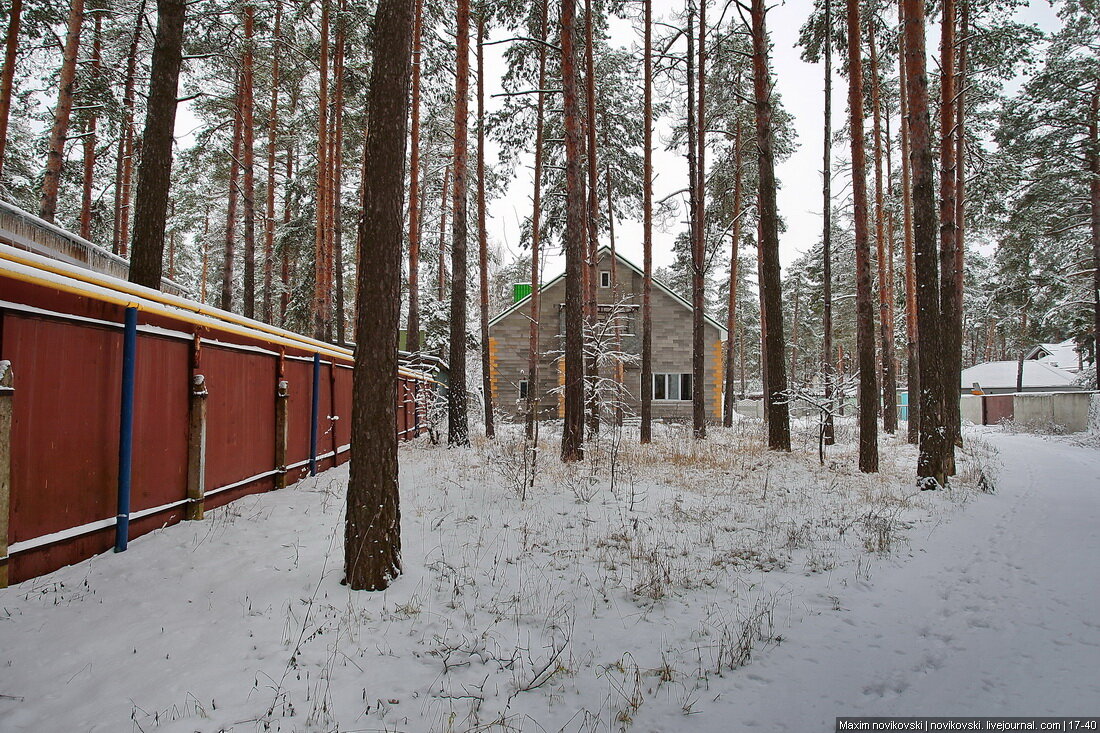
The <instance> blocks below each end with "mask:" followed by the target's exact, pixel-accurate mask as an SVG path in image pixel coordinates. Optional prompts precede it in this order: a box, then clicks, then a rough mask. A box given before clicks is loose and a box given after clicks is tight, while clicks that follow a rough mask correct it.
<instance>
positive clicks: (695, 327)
mask: <svg viewBox="0 0 1100 733" xmlns="http://www.w3.org/2000/svg"><path fill="white" fill-rule="evenodd" d="M706 39H707V0H699V61H698V69H697V72H698V74H699V99H698V104H699V108H698V112H697V114H696V118H695V124H696V134H695V152H696V155H695V170H694V175H695V200H694V204H695V212H694V214H693V216H692V221H693V222H694V229H695V232H694V236H693V237H692V246H691V374H692V376H691V424H692V434H693V435H694V436H695V438H696V439H700V438H705V437H706V436H707V403H706V393H705V387H706V379H707V377H706V344H705V343H704V340H703V335H704V332H703V316H704V312H705V310H706V291H705V281H704V275H705V268H706V262H705V259H706V256H705V248H706V242H705V237H706V231H707V227H706V221H705V218H706V210H707V205H706V197H707V192H706V168H707V165H706V148H707V142H706V127H707V126H706V117H707V103H706V89H707V86H706V63H707V45H706V43H707V41H706Z"/></svg>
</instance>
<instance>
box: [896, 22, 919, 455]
mask: <svg viewBox="0 0 1100 733" xmlns="http://www.w3.org/2000/svg"><path fill="white" fill-rule="evenodd" d="M904 15H905V14H904V7H903V6H902V5H898V28H899V31H898V80H899V81H898V86H899V89H900V97H901V202H902V237H903V238H904V252H905V339H906V349H905V350H906V354H907V357H908V361H907V364H906V377H907V379H906V382H907V384H906V388H907V393H908V399H907V403H908V408H907V409H908V415H907V418H908V419H907V426H906V428H907V429H906V440H907V441H908V442H909V443H911V444H913V445H917V443H919V442H920V369H919V367H918V364H917V352H918V345H917V280H916V267H915V265H914V262H913V189H912V176H911V173H910V164H909V155H910V145H909V86H908V80H907V79H906V75H905V35H904V32H903V28H904Z"/></svg>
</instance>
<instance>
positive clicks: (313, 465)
mask: <svg viewBox="0 0 1100 733" xmlns="http://www.w3.org/2000/svg"><path fill="white" fill-rule="evenodd" d="M320 412H321V355H320V354H317V353H314V355H313V407H312V408H311V410H310V418H309V475H310V476H316V475H317V421H318V420H319V419H320Z"/></svg>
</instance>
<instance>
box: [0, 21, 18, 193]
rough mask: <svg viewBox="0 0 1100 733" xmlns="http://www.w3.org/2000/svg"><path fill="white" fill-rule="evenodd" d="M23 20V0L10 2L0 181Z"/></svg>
mask: <svg viewBox="0 0 1100 733" xmlns="http://www.w3.org/2000/svg"><path fill="white" fill-rule="evenodd" d="M22 19H23V0H11V5H10V6H9V7H8V34H7V38H6V40H5V42H4V71H3V73H2V74H0V180H3V174H4V149H5V148H6V147H7V143H8V117H9V115H10V114H11V95H12V92H13V90H14V86H15V59H16V56H17V55H18V54H19V25H20V22H21V21H22Z"/></svg>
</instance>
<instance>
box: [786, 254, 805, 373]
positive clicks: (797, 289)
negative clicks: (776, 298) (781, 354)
mask: <svg viewBox="0 0 1100 733" xmlns="http://www.w3.org/2000/svg"><path fill="white" fill-rule="evenodd" d="M801 305H802V278H801V277H800V276H796V277H795V281H794V313H793V314H792V317H791V367H790V371H789V375H788V376H789V379H790V383H791V384H792V385H797V384H798V317H799V312H798V311H799V307H800V306H801Z"/></svg>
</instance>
